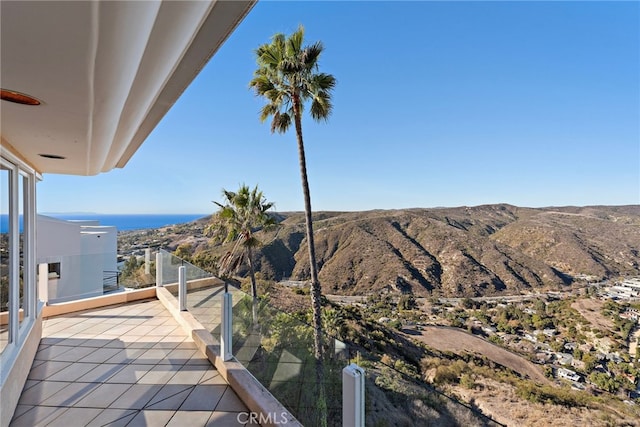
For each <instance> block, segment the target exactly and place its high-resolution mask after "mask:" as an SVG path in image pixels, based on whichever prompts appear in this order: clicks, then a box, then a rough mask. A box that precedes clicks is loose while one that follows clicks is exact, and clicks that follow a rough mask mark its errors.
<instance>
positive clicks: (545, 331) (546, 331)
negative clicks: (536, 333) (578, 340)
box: [542, 328, 558, 338]
mask: <svg viewBox="0 0 640 427" xmlns="http://www.w3.org/2000/svg"><path fill="white" fill-rule="evenodd" d="M542 333H543V334H545V335H546V336H548V337H549V338H551V337H553V336H555V335H556V334H557V333H558V331H556V330H555V329H553V328H547V329H543V330H542Z"/></svg>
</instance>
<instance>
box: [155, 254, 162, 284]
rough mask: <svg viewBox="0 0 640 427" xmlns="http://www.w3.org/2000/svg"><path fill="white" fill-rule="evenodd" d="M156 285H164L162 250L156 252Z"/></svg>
mask: <svg viewBox="0 0 640 427" xmlns="http://www.w3.org/2000/svg"><path fill="white" fill-rule="evenodd" d="M156 286H162V252H161V251H158V252H157V253H156Z"/></svg>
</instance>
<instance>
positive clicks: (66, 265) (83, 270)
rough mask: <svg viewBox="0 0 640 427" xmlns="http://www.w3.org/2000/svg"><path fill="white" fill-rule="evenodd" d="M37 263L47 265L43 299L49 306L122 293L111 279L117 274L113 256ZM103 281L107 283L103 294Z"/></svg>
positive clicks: (58, 259) (69, 257)
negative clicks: (50, 304)
mask: <svg viewBox="0 0 640 427" xmlns="http://www.w3.org/2000/svg"><path fill="white" fill-rule="evenodd" d="M39 263H40V264H48V274H47V278H46V282H47V286H46V287H47V296H46V297H47V299H48V302H49V303H53V304H55V303H60V302H67V301H74V300H78V299H83V298H90V297H96V296H101V295H104V294H105V293H107V292H109V291H118V290H120V291H122V290H123V288H122V287H121V286H120V285H119V284H118V283H117V278H116V283H115V284H114V283H113V277H112V276H113V275H114V272H117V259H116V254H115V253H98V254H84V255H68V256H59V257H49V258H47V259H41V260H39ZM105 280H106V282H107V283H108V286H107V290H106V291H105ZM41 297H44V296H41Z"/></svg>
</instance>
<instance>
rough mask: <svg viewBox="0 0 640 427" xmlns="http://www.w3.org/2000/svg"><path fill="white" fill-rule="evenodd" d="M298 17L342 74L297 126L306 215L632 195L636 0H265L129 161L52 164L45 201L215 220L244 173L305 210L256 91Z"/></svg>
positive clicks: (284, 145) (55, 208) (287, 138)
mask: <svg viewBox="0 0 640 427" xmlns="http://www.w3.org/2000/svg"><path fill="white" fill-rule="evenodd" d="M299 24H303V25H304V26H305V27H306V41H307V43H311V42H314V41H316V40H322V41H323V43H324V45H325V51H324V53H323V56H322V58H321V62H320V67H321V69H322V71H324V72H328V73H331V74H333V75H334V76H335V77H336V78H337V80H338V84H337V87H336V89H335V92H334V97H333V99H334V104H335V108H334V113H333V115H332V116H331V118H330V120H329V122H328V123H326V124H325V123H323V124H316V123H314V122H312V121H311V120H305V121H304V122H303V132H304V137H305V144H306V152H307V162H308V165H307V166H308V173H309V182H310V188H311V198H312V205H313V209H314V210H368V209H378V208H381V209H394V208H406V207H436V206H462V205H466V206H473V205H479V204H485V203H501V202H504V203H511V204H514V205H518V206H531V207H541V206H560V205H580V206H582V205H594V204H615V205H619V204H638V203H640V85H639V82H640V77H639V76H640V56H639V55H640V54H639V52H640V7H639V3H638V2H573V1H567V2H453V1H450V2H395V1H394V2H364V1H357V2H274V1H263V2H260V3H258V4H257V5H256V7H255V8H254V9H253V10H252V11H251V12H250V13H249V15H248V16H247V18H246V19H245V20H244V21H243V22H242V23H241V24H240V26H239V27H238V29H237V30H236V31H235V32H234V33H233V34H232V35H231V36H230V38H229V39H228V40H227V42H226V43H225V45H224V46H223V47H222V48H221V49H220V50H219V51H218V53H217V54H216V55H215V56H214V57H213V59H212V60H211V61H210V62H209V64H208V65H207V66H206V68H205V69H204V70H203V72H202V73H201V74H200V75H199V76H198V77H197V79H196V80H195V81H194V82H193V84H192V85H191V86H190V87H189V88H188V89H187V90H186V92H185V93H184V94H183V96H182V97H181V98H180V99H179V100H178V102H177V103H176V104H175V106H174V107H173V108H172V109H171V110H170V111H169V113H168V114H167V115H166V116H165V117H164V119H163V120H162V121H161V123H160V124H159V125H158V127H157V128H156V129H155V130H154V131H153V133H152V134H151V135H150V136H149V138H148V139H147V141H146V142H145V143H144V144H143V145H142V147H141V148H140V149H139V151H138V152H137V153H136V154H135V155H134V156H133V158H132V159H131V160H130V162H129V163H128V164H127V166H126V167H125V168H124V169H117V170H114V171H112V172H109V173H106V174H101V175H98V176H95V177H71V176H61V175H51V174H47V175H45V179H44V181H43V182H41V183H40V184H39V186H38V209H39V211H41V212H72V211H74V212H78V211H80V212H98V213H210V212H213V211H214V210H215V206H214V205H213V204H212V203H211V201H212V200H221V190H222V188H226V189H229V190H235V189H237V188H238V186H239V185H240V184H242V183H246V184H248V185H251V186H253V185H255V184H258V185H259V186H260V188H261V189H262V190H263V192H264V194H265V196H266V197H267V198H268V199H269V200H270V201H273V202H275V204H276V209H277V210H280V211H291V210H302V209H303V200H302V191H301V185H300V175H299V167H298V154H297V147H296V142H295V134H294V133H293V130H292V131H290V133H288V134H285V135H278V134H275V135H272V134H271V133H270V127H269V125H268V123H265V124H261V123H260V122H259V120H258V110H259V109H260V107H261V105H262V101H261V99H259V98H256V97H255V96H254V94H253V93H252V92H251V91H250V90H249V89H248V82H249V80H250V79H251V77H252V74H253V70H254V69H255V58H254V54H253V50H254V49H255V48H256V47H257V46H258V45H260V44H262V43H265V42H267V41H269V39H270V37H271V36H272V35H273V34H274V33H276V32H283V33H290V32H292V31H293V30H295V29H296V28H297V26H298V25H299Z"/></svg>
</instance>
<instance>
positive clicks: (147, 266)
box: [144, 248, 151, 274]
mask: <svg viewBox="0 0 640 427" xmlns="http://www.w3.org/2000/svg"><path fill="white" fill-rule="evenodd" d="M144 274H151V248H146V249H145V250H144Z"/></svg>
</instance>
